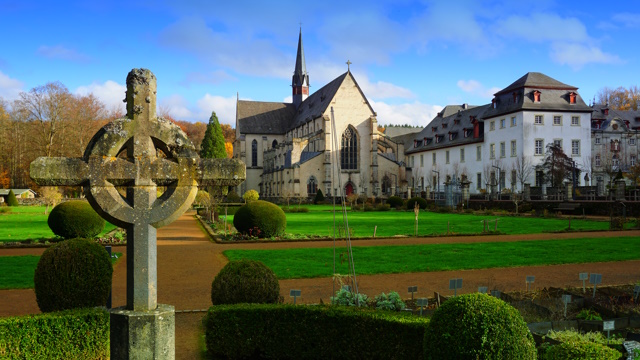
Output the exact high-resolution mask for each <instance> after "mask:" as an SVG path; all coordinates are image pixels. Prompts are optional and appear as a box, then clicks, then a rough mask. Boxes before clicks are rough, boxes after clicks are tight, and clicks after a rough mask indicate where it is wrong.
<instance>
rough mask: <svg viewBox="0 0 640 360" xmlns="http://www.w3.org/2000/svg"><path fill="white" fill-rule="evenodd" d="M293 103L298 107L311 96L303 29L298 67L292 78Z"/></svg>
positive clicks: (297, 57) (299, 41)
mask: <svg viewBox="0 0 640 360" xmlns="http://www.w3.org/2000/svg"><path fill="white" fill-rule="evenodd" d="M291 88H292V95H293V104H294V105H295V106H296V107H298V106H300V104H301V103H302V102H303V101H304V100H305V99H306V98H307V97H308V96H309V74H308V73H307V66H306V64H305V61H304V48H303V47H302V29H300V37H299V38H298V53H297V55H296V67H295V70H294V71H293V78H292V79H291Z"/></svg>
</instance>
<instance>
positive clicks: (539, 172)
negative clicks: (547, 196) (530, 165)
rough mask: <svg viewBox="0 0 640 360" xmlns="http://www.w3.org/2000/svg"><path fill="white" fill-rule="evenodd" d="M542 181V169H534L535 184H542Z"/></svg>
mask: <svg viewBox="0 0 640 360" xmlns="http://www.w3.org/2000/svg"><path fill="white" fill-rule="evenodd" d="M543 181H544V172H542V170H536V186H542V182H543Z"/></svg>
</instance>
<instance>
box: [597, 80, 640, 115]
mask: <svg viewBox="0 0 640 360" xmlns="http://www.w3.org/2000/svg"><path fill="white" fill-rule="evenodd" d="M596 97H597V102H598V103H599V104H607V103H608V104H609V107H610V108H611V109H614V110H640V108H639V107H638V106H640V87H638V86H635V85H634V86H630V87H629V88H624V87H622V86H621V87H618V88H617V89H611V88H608V87H603V88H602V89H600V90H598V94H597V95H596Z"/></svg>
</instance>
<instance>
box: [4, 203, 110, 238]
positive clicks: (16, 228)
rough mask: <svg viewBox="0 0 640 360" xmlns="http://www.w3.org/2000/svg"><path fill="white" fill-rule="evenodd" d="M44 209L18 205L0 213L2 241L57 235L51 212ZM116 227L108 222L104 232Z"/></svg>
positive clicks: (42, 207)
mask: <svg viewBox="0 0 640 360" xmlns="http://www.w3.org/2000/svg"><path fill="white" fill-rule="evenodd" d="M44 211H45V207H44V206H16V207H12V208H11V211H10V212H8V213H0V242H6V241H22V240H29V239H50V238H53V237H55V235H54V234H53V232H52V231H51V229H49V225H47V218H48V217H49V213H47V214H46V215H45V214H44ZM49 212H51V208H49ZM115 228H116V226H115V225H113V224H111V223H109V222H107V223H106V225H105V227H104V231H103V232H102V234H104V233H107V232H109V231H111V230H113V229H115Z"/></svg>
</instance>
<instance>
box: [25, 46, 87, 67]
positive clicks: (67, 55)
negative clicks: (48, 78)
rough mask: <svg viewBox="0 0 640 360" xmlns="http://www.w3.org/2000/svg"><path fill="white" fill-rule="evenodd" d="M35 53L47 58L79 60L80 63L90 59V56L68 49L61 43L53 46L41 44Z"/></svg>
mask: <svg viewBox="0 0 640 360" xmlns="http://www.w3.org/2000/svg"><path fill="white" fill-rule="evenodd" d="M36 54H38V55H40V56H44V57H46V58H49V59H62V60H68V61H75V62H80V63H84V62H88V61H89V60H90V57H89V56H88V55H85V54H82V53H79V52H78V51H76V50H74V49H69V48H66V47H64V46H62V45H55V46H47V45H42V46H40V47H39V48H38V50H37V51H36Z"/></svg>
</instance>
